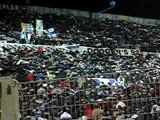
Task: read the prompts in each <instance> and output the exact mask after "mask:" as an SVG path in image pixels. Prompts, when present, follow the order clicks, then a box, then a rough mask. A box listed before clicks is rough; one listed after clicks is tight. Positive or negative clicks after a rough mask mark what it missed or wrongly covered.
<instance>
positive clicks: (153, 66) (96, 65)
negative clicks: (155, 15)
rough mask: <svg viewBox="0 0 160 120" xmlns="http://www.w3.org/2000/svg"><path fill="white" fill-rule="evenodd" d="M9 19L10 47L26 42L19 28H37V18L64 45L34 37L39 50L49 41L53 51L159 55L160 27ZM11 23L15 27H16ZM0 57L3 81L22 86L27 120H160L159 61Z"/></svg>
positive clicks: (20, 50)
mask: <svg viewBox="0 0 160 120" xmlns="http://www.w3.org/2000/svg"><path fill="white" fill-rule="evenodd" d="M5 14H6V13H5ZM6 16H8V18H7V17H6ZM6 16H5V17H3V18H1V23H0V26H1V27H0V29H1V30H0V33H1V35H3V36H1V37H3V38H6V39H7V40H10V41H9V42H16V43H18V42H19V41H20V38H19V34H18V33H17V34H16V32H17V31H21V30H20V27H19V26H18V25H17V24H16V23H17V22H18V21H20V22H21V21H23V22H31V23H33V25H34V24H35V23H34V22H33V21H35V19H36V18H38V19H43V21H44V23H45V24H44V28H46V29H47V28H50V27H54V29H55V31H56V32H57V37H56V38H54V39H53V40H51V39H49V38H47V36H43V37H36V36H35V35H33V36H32V43H34V44H49V43H48V42H46V41H47V39H48V40H49V41H50V42H51V44H52V45H63V44H79V45H80V46H87V47H95V48H96V47H98V48H101V47H103V48H104V47H108V48H110V49H112V50H113V49H115V48H117V47H121V48H138V49H140V50H141V51H146V52H159V41H158V40H159V32H160V29H159V26H149V25H148V26H144V25H138V24H135V23H129V22H125V21H111V20H106V21H104V22H102V21H101V20H95V19H92V20H90V19H87V18H83V17H73V16H62V15H60V16H57V15H52V14H47V15H38V14H36V13H28V12H26V13H25V11H23V12H22V11H18V12H17V11H9V12H8V13H7V15H6ZM11 19H12V20H13V21H14V20H15V21H14V22H11V21H10V20H11ZM16 21H17V22H16ZM19 25H20V24H19ZM11 38H12V39H11ZM57 38H58V40H55V39H57ZM59 40H60V41H59ZM63 40H64V41H63ZM24 43H25V42H24ZM0 52H1V54H2V53H3V55H1V59H0V60H1V62H0V71H1V75H2V76H3V75H10V74H11V75H12V76H13V78H14V79H16V80H18V81H19V82H21V85H22V90H21V92H22V93H21V95H20V106H21V108H20V109H21V111H20V114H21V118H25V119H26V120H36V119H42V120H49V119H52V120H54V119H55V120H57V119H63V120H71V119H80V118H81V119H83V120H90V119H91V120H94V119H97V120H102V119H104V120H114V119H115V120H123V119H124V120H125V119H130V120H132V119H134V120H159V119H160V118H159V112H160V106H159V105H160V103H159V101H160V100H159V92H160V83H159V79H160V70H159V68H160V58H159V57H158V56H155V55H152V54H147V55H143V54H137V55H135V56H127V57H124V56H119V55H116V54H112V55H104V54H103V53H88V52H83V53H82V52H79V51H66V50H63V49H55V48H54V47H53V48H51V47H48V48H47V47H37V48H36V47H33V46H31V47H25V46H23V47H18V46H16V47H12V46H10V47H8V46H3V47H1V49H0ZM106 73H108V74H106ZM82 76H85V77H82ZM93 78H97V79H103V78H105V79H108V80H109V82H108V83H107V84H106V83H104V82H101V83H100V82H98V81H97V79H93ZM96 117H97V118H96Z"/></svg>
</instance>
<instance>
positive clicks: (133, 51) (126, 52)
mask: <svg viewBox="0 0 160 120" xmlns="http://www.w3.org/2000/svg"><path fill="white" fill-rule="evenodd" d="M78 50H79V52H81V53H82V52H87V53H92V54H94V53H95V54H96V53H101V54H104V55H111V54H112V51H111V50H110V49H109V48H93V47H85V46H79V49H78ZM115 53H116V54H117V55H120V56H135V55H138V54H140V50H139V49H126V48H116V49H115Z"/></svg>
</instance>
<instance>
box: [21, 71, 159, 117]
mask: <svg viewBox="0 0 160 120" xmlns="http://www.w3.org/2000/svg"><path fill="white" fill-rule="evenodd" d="M159 75H160V74H159V72H158V70H155V69H147V70H144V69H143V70H132V71H125V72H124V71H123V72H122V71H120V72H117V73H109V74H104V75H103V76H102V75H100V76H98V75H97V76H85V77H75V78H62V79H56V80H52V81H34V82H26V83H21V87H22V89H21V90H20V93H21V94H20V113H21V116H22V117H21V118H22V119H26V118H27V119H30V118H31V117H39V116H41V117H43V118H46V119H49V120H54V119H55V120H57V119H60V118H61V119H62V118H65V117H68V118H70V117H71V118H72V119H80V118H81V119H82V118H83V119H85V117H88V119H89V120H90V119H97V120H102V119H104V120H114V119H115V120H123V119H126V120H127V119H140V120H159V119H160V118H158V117H159V112H160V106H159V102H160V82H159V80H160V77H159ZM64 116H65V117H64Z"/></svg>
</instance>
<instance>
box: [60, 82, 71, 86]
mask: <svg viewBox="0 0 160 120" xmlns="http://www.w3.org/2000/svg"><path fill="white" fill-rule="evenodd" d="M59 86H60V87H70V85H69V84H67V83H65V82H64V81H61V82H60V84H59Z"/></svg>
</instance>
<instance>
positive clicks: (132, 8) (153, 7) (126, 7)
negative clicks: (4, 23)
mask: <svg viewBox="0 0 160 120" xmlns="http://www.w3.org/2000/svg"><path fill="white" fill-rule="evenodd" d="M26 1H27V3H28V5H40V6H47V7H55V8H69V9H80V10H87V11H96V12H99V11H101V10H104V9H106V8H107V7H109V1H110V0H88V1H87V0H0V3H11V4H21V5H25V4H26ZM114 1H116V3H117V4H116V7H115V8H114V9H112V10H110V11H108V12H109V13H114V14H121V15H122V14H123V15H129V16H138V17H146V18H154V19H160V14H159V11H160V7H159V3H160V0H114Z"/></svg>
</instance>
